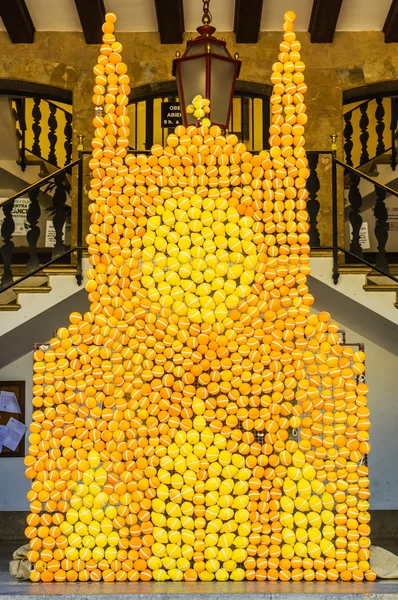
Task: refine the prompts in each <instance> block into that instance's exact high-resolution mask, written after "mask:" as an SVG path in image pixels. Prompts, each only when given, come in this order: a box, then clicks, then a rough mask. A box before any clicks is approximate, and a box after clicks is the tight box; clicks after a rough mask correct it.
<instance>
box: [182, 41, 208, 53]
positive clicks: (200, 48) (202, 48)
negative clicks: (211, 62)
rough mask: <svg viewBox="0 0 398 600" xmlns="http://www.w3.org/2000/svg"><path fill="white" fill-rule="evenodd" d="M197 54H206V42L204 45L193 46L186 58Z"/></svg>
mask: <svg viewBox="0 0 398 600" xmlns="http://www.w3.org/2000/svg"><path fill="white" fill-rule="evenodd" d="M197 54H206V44H205V43H204V42H203V43H202V44H192V45H191V46H190V47H189V48H188V50H187V52H186V55H185V56H196V55H197Z"/></svg>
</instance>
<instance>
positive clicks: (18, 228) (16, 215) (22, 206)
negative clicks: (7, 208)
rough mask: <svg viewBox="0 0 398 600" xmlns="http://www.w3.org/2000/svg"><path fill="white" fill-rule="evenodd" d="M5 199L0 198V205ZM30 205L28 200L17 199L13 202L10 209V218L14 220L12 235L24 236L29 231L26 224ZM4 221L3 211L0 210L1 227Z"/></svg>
mask: <svg viewBox="0 0 398 600" xmlns="http://www.w3.org/2000/svg"><path fill="white" fill-rule="evenodd" d="M6 199H7V198H0V203H1V201H2V200H6ZM29 205H30V200H29V198H17V199H16V200H15V201H14V207H13V209H12V213H11V214H12V218H13V219H14V226H15V229H14V235H23V236H25V235H26V231H27V230H28V229H29V223H28V209H29ZM3 220H4V212H3V209H1V208H0V225H2V223H3Z"/></svg>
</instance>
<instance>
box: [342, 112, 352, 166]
mask: <svg viewBox="0 0 398 600" xmlns="http://www.w3.org/2000/svg"><path fill="white" fill-rule="evenodd" d="M351 119H352V113H351V111H348V112H347V113H345V115H344V123H345V125H344V132H343V135H344V154H345V162H346V164H347V165H349V166H350V167H352V166H353V164H352V149H353V147H354V142H353V141H352V134H353V133H354V129H353V126H352V121H351Z"/></svg>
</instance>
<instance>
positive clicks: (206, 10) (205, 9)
mask: <svg viewBox="0 0 398 600" xmlns="http://www.w3.org/2000/svg"><path fill="white" fill-rule="evenodd" d="M209 5H210V0H203V18H202V22H203V23H204V24H205V25H208V24H209V23H211V20H212V14H211V12H210V9H209Z"/></svg>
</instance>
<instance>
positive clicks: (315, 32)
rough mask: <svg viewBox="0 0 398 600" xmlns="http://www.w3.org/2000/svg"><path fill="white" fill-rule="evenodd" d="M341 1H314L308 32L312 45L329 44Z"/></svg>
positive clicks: (334, 29)
mask: <svg viewBox="0 0 398 600" xmlns="http://www.w3.org/2000/svg"><path fill="white" fill-rule="evenodd" d="M342 4H343V0H327V2H325V0H314V3H313V5H312V12H311V19H310V25H309V28H308V31H309V32H310V34H311V42H312V43H313V44H330V43H331V42H332V41H333V36H334V32H335V31H336V25H337V20H338V18H339V13H340V8H341V5H342Z"/></svg>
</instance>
